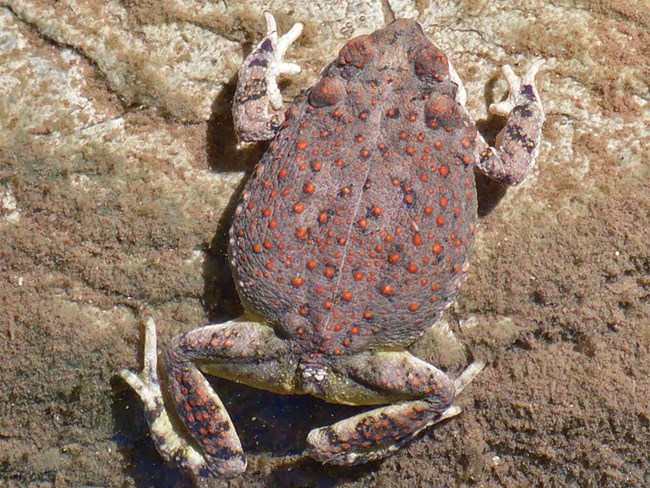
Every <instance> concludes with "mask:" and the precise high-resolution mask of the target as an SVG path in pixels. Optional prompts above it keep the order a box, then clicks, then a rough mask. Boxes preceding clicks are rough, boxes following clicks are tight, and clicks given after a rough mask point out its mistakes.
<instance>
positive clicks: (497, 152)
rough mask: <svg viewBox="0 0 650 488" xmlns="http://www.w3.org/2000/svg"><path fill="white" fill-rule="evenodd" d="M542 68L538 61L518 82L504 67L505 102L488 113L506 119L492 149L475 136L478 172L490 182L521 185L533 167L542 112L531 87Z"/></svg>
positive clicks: (492, 106) (495, 104) (516, 77)
mask: <svg viewBox="0 0 650 488" xmlns="http://www.w3.org/2000/svg"><path fill="white" fill-rule="evenodd" d="M543 64H544V60H543V59H538V60H537V61H535V62H534V63H533V64H532V66H531V67H530V68H529V70H528V72H527V73H526V74H525V75H524V76H523V77H522V78H521V79H520V78H519V77H518V76H516V75H515V73H514V72H513V71H512V68H510V66H507V65H506V66H504V67H503V69H502V72H503V75H504V77H505V78H506V81H507V82H508V88H509V95H508V99H507V100H505V101H503V102H500V103H494V104H492V105H491V106H490V112H491V113H493V114H495V115H500V116H503V117H507V118H508V121H507V122H506V126H505V127H504V128H503V130H502V131H501V132H500V133H499V135H498V136H497V140H496V144H495V146H496V147H489V146H488V144H487V143H486V142H485V141H484V140H483V139H482V138H481V137H480V136H479V139H478V143H479V152H480V158H479V161H478V167H479V169H480V170H481V171H482V172H483V173H485V174H486V175H487V176H489V177H490V178H493V179H495V180H497V181H500V182H502V183H506V184H508V185H517V184H519V183H521V182H522V181H523V180H524V178H526V176H527V175H528V173H529V172H530V170H531V169H532V168H533V166H534V165H535V159H536V158H537V154H538V152H539V144H540V140H541V137H542V125H543V124H544V109H543V108H542V102H541V100H540V98H539V94H538V93H537V88H536V87H535V75H536V74H537V71H538V70H539V68H540V67H541V66H542V65H543Z"/></svg>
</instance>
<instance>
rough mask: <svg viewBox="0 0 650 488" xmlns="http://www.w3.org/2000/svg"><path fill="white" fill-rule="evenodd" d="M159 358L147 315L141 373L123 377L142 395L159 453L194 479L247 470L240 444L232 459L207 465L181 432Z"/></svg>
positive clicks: (127, 373)
mask: <svg viewBox="0 0 650 488" xmlns="http://www.w3.org/2000/svg"><path fill="white" fill-rule="evenodd" d="M157 358H158V353H157V350H156V323H155V322H154V320H153V318H151V317H147V319H146V321H145V346H144V367H143V369H142V372H141V373H140V374H135V373H133V372H132V371H129V370H128V369H122V370H121V371H120V376H122V378H124V380H125V381H126V382H127V383H128V384H129V385H130V386H131V388H133V389H134V390H135V392H136V393H137V394H138V396H139V397H140V398H141V400H142V403H143V405H144V410H145V414H146V418H147V423H148V424H149V429H150V431H151V437H152V438H153V441H154V444H155V445H156V449H157V450H158V452H159V453H160V455H161V456H162V457H163V459H165V461H167V462H169V463H171V464H173V465H175V466H177V467H179V468H180V469H182V470H184V471H186V472H188V473H189V474H190V475H192V476H193V477H194V478H197V477H199V476H203V475H205V474H217V475H219V476H235V475H237V474H240V473H242V472H243V471H244V470H245V469H246V460H245V459H244V456H243V454H242V450H241V445H240V446H239V452H238V453H235V454H234V455H232V456H229V459H227V460H226V459H224V460H223V461H222V462H221V463H220V464H218V465H217V464H215V463H214V462H213V463H212V464H210V465H209V466H208V461H207V460H206V458H205V456H204V452H203V451H201V450H199V449H197V448H196V447H195V446H194V445H193V444H192V443H191V442H190V441H189V440H188V439H186V438H184V437H182V436H180V435H178V433H177V429H176V427H175V426H174V425H173V424H172V420H171V419H170V417H169V415H168V413H167V410H166V408H165V403H164V401H163V395H162V391H161V388H160V382H159V380H158V368H157ZM228 420H229V419H228ZM238 442H239V440H238V439H237V443H238ZM235 449H236V448H235Z"/></svg>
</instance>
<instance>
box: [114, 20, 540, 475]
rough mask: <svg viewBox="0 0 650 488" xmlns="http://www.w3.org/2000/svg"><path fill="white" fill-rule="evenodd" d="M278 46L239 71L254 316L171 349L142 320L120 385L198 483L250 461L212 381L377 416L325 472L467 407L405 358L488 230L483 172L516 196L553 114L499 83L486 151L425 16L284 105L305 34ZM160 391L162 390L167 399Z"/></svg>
mask: <svg viewBox="0 0 650 488" xmlns="http://www.w3.org/2000/svg"><path fill="white" fill-rule="evenodd" d="M266 20H267V24H268V33H267V35H266V37H265V38H264V39H263V40H262V41H261V42H260V44H259V45H258V46H257V47H256V48H255V49H254V50H253V51H252V52H251V54H250V55H249V56H248V57H247V59H246V60H245V62H244V64H243V66H242V67H241V69H240V72H239V82H238V87H237V91H236V94H235V100H234V107H233V114H234V119H235V123H236V128H237V132H238V134H239V136H240V138H241V139H243V140H246V141H251V140H271V142H270V145H269V147H268V150H267V151H266V153H265V155H264V156H263V158H262V159H261V161H260V162H259V163H258V165H257V167H256V169H255V171H254V174H253V175H252V177H251V178H250V180H249V181H248V183H247V185H246V187H245V189H244V191H243V193H242V196H241V201H240V203H239V206H238V207H237V209H236V212H235V217H234V221H233V223H232V228H231V230H230V241H229V250H228V252H229V261H230V265H231V268H232V272H233V274H234V277H235V282H236V287H237V291H238V293H239V296H240V297H241V301H242V304H243V306H244V308H245V314H244V315H243V316H242V317H241V318H238V319H236V320H232V321H230V322H226V323H222V324H215V325H207V326H205V327H201V328H198V329H195V330H191V331H189V332H187V333H185V334H182V335H180V336H178V337H176V338H174V339H173V340H172V341H171V342H170V343H169V344H168V345H167V347H166V348H165V350H164V352H163V353H162V354H161V358H162V359H163V362H164V364H163V367H162V368H161V372H162V371H164V381H163V382H162V383H161V382H160V381H159V376H158V366H157V349H156V332H155V324H154V322H153V320H152V319H151V318H149V319H147V321H146V339H145V354H144V362H145V364H144V369H143V371H142V372H141V373H139V374H135V373H133V372H131V371H128V370H123V371H122V372H121V374H122V376H123V377H124V379H125V380H126V381H127V382H128V383H129V385H131V387H133V389H134V390H135V391H136V392H137V393H138V395H139V396H140V397H141V399H142V401H143V403H144V408H145V412H146V417H147V420H148V423H149V426H150V430H151V434H152V437H153V439H154V442H155V444H156V447H157V449H158V451H159V452H160V453H161V455H162V456H163V457H164V458H165V459H166V460H168V461H170V462H172V463H174V464H175V465H177V466H178V467H180V468H182V469H184V470H186V471H188V472H189V473H191V474H192V475H193V476H195V477H197V476H219V477H232V476H236V475H238V474H240V473H242V472H243V471H244V470H245V468H246V460H245V457H244V454H243V452H242V446H241V443H240V440H239V438H238V436H237V433H236V431H235V427H234V425H233V423H232V421H231V419H230V417H229V415H228V412H227V411H226V409H225V408H224V406H223V404H222V402H221V400H220V399H219V396H218V394H217V393H216V392H215V391H214V389H213V388H212V386H211V385H210V383H209V382H208V381H207V380H206V377H205V376H204V374H208V375H215V376H218V377H221V378H225V379H228V380H232V381H235V382H239V383H243V384H246V385H251V386H253V387H256V388H261V389H264V390H269V391H271V392H276V393H280V394H310V395H314V396H316V397H318V398H321V399H324V400H325V401H327V402H334V403H341V404H348V405H361V406H364V405H366V406H367V405H374V406H376V408H374V409H371V410H369V411H366V412H363V413H359V414H358V415H354V416H352V417H350V418H347V419H344V420H341V421H339V422H336V423H334V424H333V425H328V426H325V427H320V428H317V429H314V430H312V431H311V432H310V433H309V435H308V436H307V449H306V452H307V454H308V455H309V456H311V457H313V458H315V459H316V460H318V461H321V462H323V463H332V464H338V465H352V464H357V463H363V462H367V461H370V460H376V459H381V458H384V457H386V456H388V455H389V454H390V453H392V452H394V451H395V450H396V449H398V448H399V447H401V446H402V445H404V444H405V443H407V442H408V441H410V440H411V439H413V437H414V436H416V435H417V434H418V433H419V432H420V431H422V430H423V429H425V428H427V427H429V426H431V425H432V424H435V423H437V422H440V421H441V420H443V419H447V418H449V417H452V416H454V415H457V414H458V413H459V412H460V409H459V408H458V407H457V406H455V405H453V401H454V397H455V396H456V395H457V394H458V393H460V391H461V390H462V389H463V388H464V387H465V386H466V385H467V384H468V383H469V382H470V381H471V380H472V379H473V378H474V377H475V376H476V374H477V373H478V372H479V371H480V370H481V368H482V367H483V363H481V362H479V361H476V362H474V363H472V364H470V365H469V366H468V367H467V369H466V370H465V371H464V372H463V373H462V374H461V375H460V376H459V377H458V378H456V379H451V378H450V377H449V376H447V374H446V373H444V372H443V371H441V370H440V369H438V368H436V367H435V366H433V365H432V364H429V363H427V362H425V361H423V360H421V359H419V358H417V357H415V356H413V355H412V354H410V353H409V352H408V351H407V350H406V348H407V347H408V346H410V345H411V344H412V343H413V342H414V341H415V340H416V339H417V338H418V337H420V336H421V335H422V334H423V333H424V332H425V331H426V330H427V329H429V328H430V327H432V326H434V325H435V324H436V322H437V321H438V319H440V317H441V315H442V313H443V311H444V310H445V308H447V307H448V306H449V305H450V303H451V302H452V301H453V300H454V297H455V296H456V294H457V292H458V289H459V287H460V285H461V283H462V282H463V281H464V279H465V276H466V273H467V270H468V265H469V256H470V249H471V247H472V242H473V238H474V231H475V225H476V218H477V200H476V187H475V180H474V168H475V167H476V168H478V169H479V170H480V171H482V172H483V173H485V174H486V175H488V176H489V177H491V178H493V179H495V180H498V181H500V182H503V183H507V184H510V185H516V184H518V183H520V182H521V181H522V180H523V179H524V177H525V176H526V175H527V173H528V172H529V171H530V170H531V168H532V166H533V164H534V162H535V158H536V156H537V153H538V149H539V145H540V137H541V130H542V123H543V121H544V112H543V109H542V105H541V102H540V98H539V95H538V93H537V90H536V89H535V85H534V77H535V74H536V72H537V70H538V69H539V67H540V66H541V65H542V62H543V61H541V60H540V61H536V62H534V63H533V64H532V66H531V67H530V69H529V70H528V72H527V73H526V74H525V75H524V76H523V77H522V78H521V79H520V78H519V77H517V76H515V74H514V73H513V71H512V69H510V67H508V66H505V67H504V68H503V73H504V75H505V78H506V80H507V82H508V85H509V98H508V100H506V101H505V102H502V103H498V104H495V105H492V106H491V107H490V110H491V112H492V113H495V114H499V115H502V116H505V117H507V122H506V125H505V127H504V129H503V131H502V133H501V135H500V137H498V138H497V144H496V147H490V146H489V145H488V144H487V143H486V142H485V141H484V140H483V138H482V137H481V135H480V134H479V133H478V132H477V130H476V126H475V124H474V123H473V121H472V120H471V119H470V117H469V115H468V112H467V110H466V109H465V107H464V104H465V99H466V94H465V90H464V88H463V85H462V83H461V81H460V79H459V77H458V75H457V74H456V71H455V70H454V68H453V67H452V65H451V63H450V62H449V60H448V59H447V57H446V55H445V54H444V53H443V52H442V50H441V49H440V48H438V47H437V46H436V45H435V44H433V43H432V42H431V41H430V40H429V39H428V38H427V37H426V36H425V34H424V33H423V31H422V28H421V27H420V25H419V24H418V23H416V22H415V21H413V20H405V19H402V20H395V21H393V22H392V23H390V24H389V25H388V26H386V27H385V28H384V29H380V30H378V31H376V32H374V33H372V34H370V35H364V36H361V37H357V38H355V39H352V40H351V41H349V42H348V43H347V44H346V45H345V46H343V48H342V49H341V51H340V53H339V55H338V57H337V58H336V59H335V60H334V61H333V62H332V63H331V64H330V65H328V66H327V67H326V68H325V69H324V70H323V72H322V74H321V76H320V79H319V80H318V81H317V82H316V84H315V85H314V86H312V87H311V88H309V89H307V90H305V91H304V92H302V93H301V94H300V95H299V96H298V97H296V99H295V100H294V101H293V103H292V104H291V105H290V106H289V108H288V109H286V110H285V109H284V108H283V106H282V99H281V96H280V93H279V90H278V87H277V83H276V78H277V77H278V76H279V75H280V74H283V73H297V72H299V70H300V68H299V67H298V66H297V65H295V64H292V63H286V62H284V61H283V56H284V54H285V52H286V50H287V48H288V47H289V46H290V45H291V43H292V42H293V41H295V40H296V39H297V38H298V36H299V35H300V32H301V29H302V25H301V24H296V25H295V26H294V27H293V28H292V29H291V30H290V31H289V32H288V33H287V34H285V35H284V36H281V37H278V35H277V30H276V23H275V20H274V18H273V16H272V15H271V14H269V13H268V12H267V13H266ZM163 390H164V392H163Z"/></svg>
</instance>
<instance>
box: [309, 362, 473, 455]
mask: <svg viewBox="0 0 650 488" xmlns="http://www.w3.org/2000/svg"><path fill="white" fill-rule="evenodd" d="M483 367H484V363H482V362H478V361H477V362H474V363H472V364H471V365H470V366H469V367H468V368H467V369H466V370H465V371H464V372H463V373H462V374H461V375H460V376H459V377H458V378H457V379H456V380H455V381H452V380H451V379H450V378H449V377H448V376H447V375H446V374H445V373H443V372H442V371H440V370H439V369H437V368H435V367H434V366H432V365H431V364H429V363H427V362H425V361H422V360H421V359H418V358H416V357H415V356H413V355H411V354H409V353H408V352H397V351H385V352H368V353H363V354H359V355H357V356H352V357H349V358H345V359H342V360H341V362H340V363H337V365H336V368H335V371H336V373H334V374H335V375H336V376H338V378H337V379H333V380H332V381H331V384H332V386H331V387H330V388H327V387H326V388H325V395H324V396H325V398H326V399H327V400H328V401H338V402H342V403H352V404H357V405H363V404H373V403H374V404H377V403H386V404H389V405H387V406H384V407H380V408H376V409H374V410H370V411H368V412H365V413H362V414H359V415H355V416H353V417H350V418H347V419H344V420H341V421H339V422H337V423H335V424H333V425H329V426H326V427H321V428H319V429H315V430H312V431H311V432H310V433H309V435H308V436H307V444H308V447H307V454H308V455H310V456H311V457H313V458H314V459H316V460H318V461H320V462H323V463H331V464H339V465H352V464H360V463H364V462H368V461H374V460H377V459H382V458H384V457H386V456H388V455H390V454H391V453H392V452H394V451H395V450H397V449H399V448H400V447H401V446H402V445H404V444H405V443H407V442H408V441H410V440H411V439H413V437H415V436H416V435H417V434H418V433H419V432H420V431H422V430H423V429H425V428H427V427H429V426H431V425H433V424H435V423H437V422H440V421H442V420H445V419H447V418H449V417H453V416H454V415H458V414H459V413H460V408H459V407H457V406H455V405H452V402H453V400H454V397H455V395H457V394H458V393H460V392H461V391H462V390H463V388H465V386H467V385H468V384H469V383H470V382H471V381H472V379H473V378H474V377H475V376H476V375H477V374H478V373H479V372H480V371H481V370H482V369H483ZM341 385H346V387H345V388H341Z"/></svg>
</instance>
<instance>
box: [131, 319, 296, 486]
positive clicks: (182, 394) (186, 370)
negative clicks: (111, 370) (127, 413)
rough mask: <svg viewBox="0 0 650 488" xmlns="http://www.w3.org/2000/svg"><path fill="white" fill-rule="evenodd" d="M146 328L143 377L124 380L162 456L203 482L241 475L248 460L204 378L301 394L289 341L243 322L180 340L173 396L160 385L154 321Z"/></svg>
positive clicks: (172, 361) (172, 363)
mask: <svg viewBox="0 0 650 488" xmlns="http://www.w3.org/2000/svg"><path fill="white" fill-rule="evenodd" d="M146 326H147V328H146V341H145V365H144V369H143V371H142V372H141V373H140V374H135V373H133V372H131V371H128V370H122V371H121V372H120V374H121V375H122V377H123V378H124V379H125V380H126V381H127V383H129V385H131V387H132V388H133V389H134V390H135V391H136V392H137V393H138V395H139V396H140V398H141V399H142V401H143V404H144V409H145V412H146V416H147V422H148V423H149V428H150V431H151V436H152V438H153V440H154V443H155V444H156V448H157V450H158V452H159V453H160V454H161V456H162V457H163V458H164V459H165V460H166V461H168V462H170V463H172V464H174V465H175V466H176V467H178V468H181V469H183V470H184V471H187V472H189V473H190V474H191V475H192V476H194V477H195V478H196V477H199V476H220V477H232V476H236V475H238V474H241V473H242V472H243V471H244V470H245V469H246V460H245V458H244V454H243V452H242V447H241V443H240V441H239V437H238V436H237V433H236V431H235V428H234V426H233V424H232V421H231V420H230V416H229V415H228V412H227V411H226V409H225V407H224V405H223V403H222V402H221V400H220V399H219V397H218V395H217V394H216V392H215V391H214V390H213V388H212V386H211V385H210V383H208V381H207V380H206V378H205V376H204V375H203V373H202V371H205V372H208V373H210V374H214V375H215V376H219V377H222V378H226V379H231V380H234V381H237V382H239V383H244V384H247V385H251V386H255V387H258V388H263V389H266V390H270V391H274V392H278V393H288V392H291V391H294V377H295V365H294V363H293V362H292V360H291V354H290V353H289V350H288V346H287V342H286V341H283V340H281V339H279V338H278V337H277V336H276V335H275V332H274V330H273V329H272V328H271V327H269V326H266V325H262V324H259V323H256V322H250V321H246V320H243V319H238V320H234V321H231V322H227V323H224V324H218V325H208V326H206V327H202V328H199V329H196V330H193V331H190V332H188V333H187V334H183V335H180V336H177V337H175V338H174V339H172V341H171V342H170V344H169V345H168V346H167V348H166V350H165V353H164V361H165V370H166V373H167V376H166V381H163V382H162V384H163V385H164V386H165V388H166V390H167V391H168V392H169V395H168V396H167V395H165V394H164V393H163V389H162V388H161V383H160V382H159V380H158V373H157V365H156V359H157V353H156V330H155V324H154V322H153V319H151V318H149V319H148V320H147V323H146ZM167 397H169V398H167ZM166 402H170V403H172V404H173V407H171V406H169V407H168V406H167V405H166ZM170 410H171V412H170ZM174 410H175V413H173V412H174ZM179 421H180V423H182V424H183V425H180V423H179Z"/></svg>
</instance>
